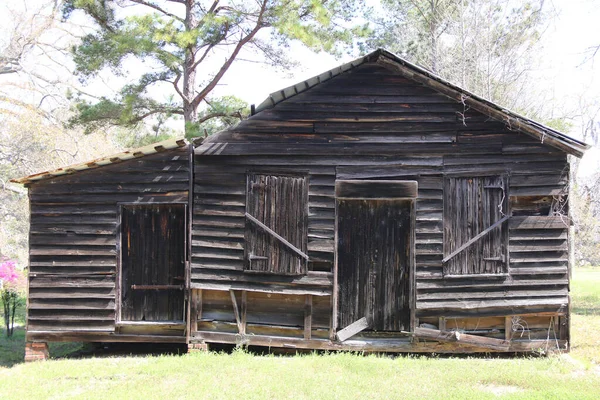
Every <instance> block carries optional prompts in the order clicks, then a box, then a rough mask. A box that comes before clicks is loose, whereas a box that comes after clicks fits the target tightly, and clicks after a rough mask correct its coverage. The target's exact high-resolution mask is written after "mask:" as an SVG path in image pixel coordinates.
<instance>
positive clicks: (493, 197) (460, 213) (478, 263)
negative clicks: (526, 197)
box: [444, 176, 508, 275]
mask: <svg viewBox="0 0 600 400" xmlns="http://www.w3.org/2000/svg"><path fill="white" fill-rule="evenodd" d="M506 187H507V181H506V178H505V177H501V176H493V177H468V178H465V177H460V178H447V179H446V180H445V183H444V255H445V256H448V255H449V254H451V253H452V252H454V251H455V250H456V249H458V248H460V246H462V245H463V244H465V243H467V242H468V241H469V240H471V239H472V238H474V237H475V236H477V235H478V234H479V233H481V232H482V231H484V230H485V229H486V228H489V227H490V226H492V225H493V224H494V223H496V222H498V221H500V220H501V219H502V218H503V217H504V216H505V215H506V214H508V210H507V207H508V201H507V196H506ZM506 225H507V224H506V223H504V224H501V225H500V226H499V227H497V228H495V229H492V230H491V231H490V232H489V233H487V234H486V235H485V236H483V237H481V238H480V239H478V240H477V241H476V242H475V243H473V244H472V245H471V246H469V247H468V248H466V249H465V250H463V251H462V252H460V253H459V254H457V255H456V256H454V257H453V258H452V259H450V260H449V261H447V262H446V263H445V264H444V275H473V274H478V275H480V274H502V273H505V272H506V271H507V270H508V268H507V257H506V242H507V240H508V238H507V236H508V230H507V226H506Z"/></svg>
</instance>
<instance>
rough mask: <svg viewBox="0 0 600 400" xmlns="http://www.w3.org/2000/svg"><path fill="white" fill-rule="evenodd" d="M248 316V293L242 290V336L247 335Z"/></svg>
mask: <svg viewBox="0 0 600 400" xmlns="http://www.w3.org/2000/svg"><path fill="white" fill-rule="evenodd" d="M247 314H248V292H247V291H245V290H242V327H241V332H240V333H241V334H242V335H245V334H246V326H247V325H248V319H247Z"/></svg>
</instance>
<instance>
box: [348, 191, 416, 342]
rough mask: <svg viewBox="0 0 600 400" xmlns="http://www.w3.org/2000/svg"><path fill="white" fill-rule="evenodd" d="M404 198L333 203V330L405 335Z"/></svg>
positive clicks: (407, 208) (408, 228)
mask: <svg viewBox="0 0 600 400" xmlns="http://www.w3.org/2000/svg"><path fill="white" fill-rule="evenodd" d="M412 209H413V200H409V199H385V200H374V199H338V202H337V212H338V250H337V251H338V304H339V307H338V329H342V328H344V327H346V326H348V325H350V324H351V323H353V322H355V321H357V320H359V319H361V318H363V317H366V318H367V321H368V322H369V328H370V329H371V330H373V331H408V330H410V322H411V318H410V274H411V268H410V266H411V257H412V250H411V247H412Z"/></svg>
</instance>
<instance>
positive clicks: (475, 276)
mask: <svg viewBox="0 0 600 400" xmlns="http://www.w3.org/2000/svg"><path fill="white" fill-rule="evenodd" d="M587 148H588V146H587V145H586V144H585V143H582V142H579V141H577V140H574V139H571V138H569V137H568V136H565V135H563V134H561V133H559V132H557V131H555V130H553V129H551V128H548V127H546V126H543V125H540V124H538V123H536V122H534V121H531V120H529V119H527V118H524V117H522V116H519V115H518V114H515V113H513V112H511V111H508V110H506V109H504V108H502V107H500V106H498V105H495V104H492V103H491V102H489V101H487V100H485V99H483V98H480V97H478V96H476V95H473V94H471V93H469V92H467V91H465V90H463V89H461V88H459V87H457V86H455V85H453V84H451V83H449V82H447V81H444V80H442V79H441V78H439V77H437V76H434V75H433V74H431V73H430V72H428V71H426V70H424V69H421V68H419V67H417V66H415V65H412V64H410V63H408V62H406V61H404V60H402V59H400V58H398V57H396V56H395V55H393V54H391V53H389V52H386V51H384V50H377V51H375V52H373V53H370V54H369V55H367V56H365V57H362V58H359V59H357V60H355V61H352V62H350V63H348V64H345V65H342V66H340V67H338V68H335V69H333V70H331V71H327V72H325V73H323V74H322V75H319V76H317V77H314V78H312V79H309V80H307V81H305V82H301V83H299V84H297V85H294V86H291V87H289V88H286V89H283V90H281V91H279V92H276V93H273V94H272V95H270V96H269V98H268V99H267V100H265V101H264V102H263V103H262V104H260V105H258V106H257V107H253V109H252V115H251V116H250V117H249V118H248V119H246V120H244V121H243V122H241V123H239V124H238V125H237V126H235V127H232V128H230V129H227V130H225V131H222V132H220V133H218V134H215V135H213V136H210V137H208V138H206V139H201V140H197V141H195V142H193V143H190V142H187V141H185V140H170V141H166V142H161V143H157V144H155V145H152V146H148V147H144V148H141V149H137V150H133V151H131V152H125V153H121V154H117V155H114V156H110V157H106V158H102V159H98V160H94V161H91V162H88V163H84V164H79V165H75V166H72V167H66V168H62V169H59V170H56V171H50V172H44V173H40V174H36V175H32V176H28V177H24V178H20V179H15V180H14V182H17V183H21V184H24V185H25V186H27V187H28V188H29V199H30V207H31V231H30V266H29V296H28V305H27V341H28V345H27V346H28V347H27V354H28V355H29V357H30V358H35V357H36V354H37V356H39V353H40V352H41V353H43V352H44V351H45V345H44V343H46V342H48V341H93V342H103V341H104V342H141V341H143V342H179V343H187V344H188V346H189V347H190V348H203V347H205V346H206V344H210V343H231V344H242V345H258V346H269V347H288V348H304V349H333V350H336V349H340V350H343V349H347V350H365V351H385V352H436V353H443V352H460V353H469V352H490V351H496V352H528V351H538V350H540V349H541V350H556V349H568V346H569V275H570V268H571V263H570V261H569V259H570V258H569V254H570V249H569V244H570V233H569V226H570V222H569V206H568V205H569V202H568V192H569V162H568V156H569V155H571V156H575V157H581V156H582V154H583V153H584V151H585V150H586V149H587ZM36 352H37V353H36Z"/></svg>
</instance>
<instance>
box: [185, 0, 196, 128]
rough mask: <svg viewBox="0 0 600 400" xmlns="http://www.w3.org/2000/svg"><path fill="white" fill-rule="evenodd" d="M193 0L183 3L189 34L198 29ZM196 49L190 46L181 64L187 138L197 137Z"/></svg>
mask: <svg viewBox="0 0 600 400" xmlns="http://www.w3.org/2000/svg"><path fill="white" fill-rule="evenodd" d="M194 3H195V0H187V1H186V3H185V27H186V31H188V32H190V31H192V30H194V29H196V28H197V27H198V19H197V17H196V15H195V13H194V10H193V7H194ZM195 62H196V47H195V46H194V45H193V44H190V45H189V46H188V48H187V49H186V51H185V61H184V64H183V97H184V98H183V119H184V121H185V136H186V137H187V138H189V137H193V136H197V131H198V127H197V119H198V109H197V106H196V105H194V104H193V103H192V101H193V99H194V95H195V90H194V85H195V83H196V68H195V67H194V63H195Z"/></svg>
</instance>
